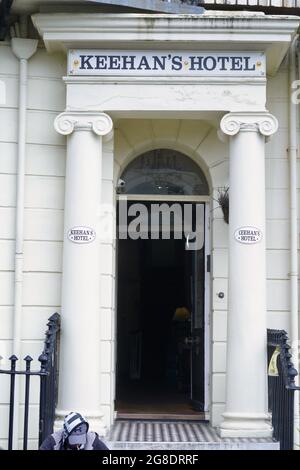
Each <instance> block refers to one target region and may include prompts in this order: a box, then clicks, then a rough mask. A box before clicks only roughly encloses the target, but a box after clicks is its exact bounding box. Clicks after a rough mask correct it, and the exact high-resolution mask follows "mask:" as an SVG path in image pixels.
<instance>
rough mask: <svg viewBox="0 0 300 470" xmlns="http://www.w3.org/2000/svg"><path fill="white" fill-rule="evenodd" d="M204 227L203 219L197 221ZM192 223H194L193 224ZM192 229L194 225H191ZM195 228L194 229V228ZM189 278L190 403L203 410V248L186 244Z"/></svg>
mask: <svg viewBox="0 0 300 470" xmlns="http://www.w3.org/2000/svg"><path fill="white" fill-rule="evenodd" d="M197 222H198V224H199V222H200V223H201V224H203V228H204V213H203V220H201V221H199V220H197ZM193 225H194V224H193ZM193 229H194V227H193ZM194 230H195V229H194ZM186 257H187V263H186V266H187V271H188V279H189V290H190V298H189V307H190V311H191V334H190V336H189V337H188V338H186V342H187V343H188V344H189V345H190V351H191V396H190V398H191V403H192V406H193V408H194V409H195V410H197V411H203V410H204V388H205V384H204V275H205V272H204V268H205V250H204V244H203V246H202V248H201V249H197V250H192V249H189V246H188V244H187V245H186Z"/></svg>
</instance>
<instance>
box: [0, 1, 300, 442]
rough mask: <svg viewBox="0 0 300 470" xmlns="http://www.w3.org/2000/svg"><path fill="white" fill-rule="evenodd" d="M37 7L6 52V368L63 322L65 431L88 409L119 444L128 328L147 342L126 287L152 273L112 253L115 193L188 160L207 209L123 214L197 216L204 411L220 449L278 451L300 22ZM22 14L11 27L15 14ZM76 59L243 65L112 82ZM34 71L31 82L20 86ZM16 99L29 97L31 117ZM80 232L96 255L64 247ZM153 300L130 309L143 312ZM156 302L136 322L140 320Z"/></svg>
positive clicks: (187, 197) (1, 422)
mask: <svg viewBox="0 0 300 470" xmlns="http://www.w3.org/2000/svg"><path fill="white" fill-rule="evenodd" d="M28 3H30V2H28ZM39 3H40V4H42V3H46V4H47V2H32V4H34V5H30V7H28V10H27V11H25V13H28V14H32V16H31V18H32V25H31V26H30V28H29V33H28V36H27V38H25V37H23V38H19V39H18V40H17V41H16V38H15V39H14V40H12V39H11V38H10V37H7V38H6V39H5V40H4V41H2V42H0V100H1V101H0V106H1V107H0V119H1V126H0V180H1V184H0V214H1V215H0V218H1V224H0V246H1V250H0V279H1V282H0V355H1V356H3V358H4V359H3V361H2V364H3V363H4V364H5V359H7V358H8V357H9V356H10V355H11V354H12V353H15V354H17V352H18V354H17V355H19V356H20V357H23V356H25V355H26V354H30V355H32V356H33V357H34V359H37V357H38V355H39V354H40V352H41V349H42V342H43V335H44V330H45V325H46V322H47V319H48V318H49V316H50V315H51V314H52V313H54V312H55V311H57V312H59V313H60V314H61V322H62V326H61V339H60V371H59V391H58V405H57V424H58V423H59V422H60V421H61V419H62V418H63V417H64V416H65V414H66V413H67V412H68V411H70V410H78V411H80V412H82V413H83V414H85V415H86V417H87V418H88V420H89V421H90V423H91V427H93V428H94V429H95V430H97V431H98V432H99V433H100V434H102V435H104V434H105V432H106V431H107V430H109V429H110V427H111V426H112V425H113V423H114V421H115V419H116V418H117V417H118V415H117V413H118V411H120V409H119V410H118V406H119V405H118V403H119V401H120V402H122V403H123V402H124V401H126V400H125V398H124V396H123V395H122V396H121V399H120V400H119V395H118V393H120V387H121V385H120V384H121V379H119V378H118V373H120V374H121V373H122V371H123V372H124V371H125V370H127V369H126V367H127V366H126V365H121V364H123V363H124V362H125V363H126V359H124V357H127V358H129V356H126V354H127V355H128V354H130V353H128V350H127V349H126V348H127V346H128V344H127V343H126V344H127V346H126V345H125V346H124V344H123V343H122V341H123V339H122V334H123V333H122V332H123V330H122V328H121V325H124V324H126V322H128V323H132V325H133V326H134V327H135V328H132V329H133V330H134V329H136V328H137V323H136V322H135V321H133V319H132V317H131V316H130V315H131V314H129V313H126V312H125V311H123V310H122V308H123V307H122V305H120V303H121V302H122V298H123V299H124V298H126V295H125V293H124V292H126V285H127V284H126V282H125V281H123V280H122V279H123V277H122V276H121V275H120V270H122V273H123V274H122V275H124V276H125V277H126V269H128V276H127V277H128V279H131V278H132V276H136V277H134V282H137V278H138V277H139V276H141V274H140V275H139V274H138V273H141V272H142V271H138V270H136V271H135V272H134V274H133V269H135V268H133V266H134V265H135V264H136V265H137V264H139V266H142V265H143V263H146V254H145V253H146V251H141V252H139V254H137V253H135V252H134V251H130V250H131V248H130V247H129V245H128V253H129V252H130V253H131V254H132V256H131V257H129V258H126V260H125V261H124V264H122V265H121V264H120V259H121V258H120V256H121V255H120V253H121V250H122V249H123V251H124V253H125V252H126V250H127V248H125V250H124V248H121V246H120V245H118V240H117V238H116V236H115V231H116V226H115V221H116V208H117V205H118V201H119V198H120V195H119V194H118V191H117V188H118V181H119V179H120V178H122V176H123V174H124V172H125V171H126V169H127V168H129V165H130V164H132V163H133V162H134V161H135V159H136V158H138V157H139V156H141V155H144V154H146V153H147V152H150V154H151V152H152V151H156V150H161V149H164V150H166V151H171V152H172V151H174V152H179V153H180V154H182V155H183V156H186V157H188V159H190V160H191V161H192V162H194V163H195V165H197V167H198V168H199V171H200V172H201V173H202V174H203V176H204V178H205V180H206V183H207V187H208V188H209V189H208V191H207V193H205V194H203V193H200V194H197V193H194V194H186V193H185V194H184V195H182V194H181V195H179V196H176V195H174V194H171V195H170V194H169V196H168V195H166V194H165V193H163V194H161V195H159V194H157V195H151V194H149V193H148V194H142V193H139V194H135V193H134V192H133V193H131V194H130V195H128V197H129V200H131V201H135V202H142V201H156V202H157V201H160V202H166V201H169V202H180V203H185V202H186V203H188V202H192V203H198V204H202V205H203V207H204V216H203V227H202V229H203V233H204V234H205V237H204V245H203V247H202V249H203V263H204V264H203V266H204V268H203V275H202V277H201V276H200V277H199V278H197V279H198V281H197V282H198V283H201V286H202V287H203V289H202V290H201V296H202V297H201V302H202V307H203V308H202V310H201V311H202V317H201V319H202V320H201V321H202V326H201V329H203V332H202V333H201V334H203V336H202V343H201V348H202V351H203V358H202V359H201V360H202V362H201V364H202V365H201V367H202V369H201V381H202V382H201V390H202V392H201V393H202V401H201V403H202V405H201V406H202V408H201V410H200V409H198V411H199V413H201V418H202V419H203V418H205V419H207V420H208V421H209V422H210V423H211V425H212V426H213V427H216V428H218V430H219V433H220V435H221V437H257V438H260V437H270V436H271V435H272V428H271V425H270V421H269V416H268V412H267V374H266V363H267V362H266V361H267V360H266V329H267V328H274V329H285V330H286V331H287V332H288V334H289V337H290V338H291V341H293V344H292V346H293V357H294V358H295V357H298V349H297V348H298V343H297V340H298V324H297V318H296V317H297V313H298V298H297V289H298V274H297V272H298V268H297V266H295V263H294V264H293V259H294V260H295V261H296V264H297V255H296V257H295V256H294V257H293V254H295V253H296V254H297V251H298V244H299V232H297V237H296V239H295V236H294V234H295V231H297V219H298V217H299V213H298V212H297V213H295V210H297V202H296V201H295V196H296V197H297V199H298V195H299V183H298V176H297V175H298V172H299V159H298V154H297V159H296V157H295V158H294V159H293V155H294V154H295V152H296V146H297V145H296V146H295V145H294V144H295V140H293V138H294V137H293V136H294V135H296V137H297V136H298V133H299V128H298V125H297V127H295V129H294V130H295V132H294V131H293V130H292V126H293V114H292V112H293V111H291V105H290V103H291V99H290V96H291V93H292V91H291V88H290V83H291V76H292V77H293V73H296V72H295V69H293V68H292V67H291V63H293V59H291V58H289V56H290V57H291V53H290V50H291V46H292V44H293V42H294V40H295V39H296V37H297V29H298V27H299V21H300V18H298V17H297V16H278V15H274V16H272V15H266V14H264V13H255V12H244V11H243V12H232V11H227V12H224V11H223V12H222V11H206V12H205V13H204V14H202V15H162V14H156V15H151V14H145V13H143V14H132V13H111V12H110V13H107V12H101V11H100V10H99V8H96V7H95V9H94V10H93V9H92V8H86V6H85V5H80V4H81V3H85V2H78V4H79V5H77V9H76V8H75V9H74V11H70V10H68V8H67V6H66V7H65V11H64V8H63V7H61V9H60V11H59V12H58V11H57V9H56V8H54V7H53V6H52V7H49V8H48V9H47V5H46V7H45V8H44V9H41V10H40V5H37V4H39ZM50 3H51V2H50ZM17 7H18V5H17V6H16V10H15V11H14V10H13V13H14V14H15V13H19V11H18V8H17ZM25 10H26V9H25ZM20 12H21V13H22V14H24V11H23V10H22V11H21V10H20ZM21 31H22V28H21ZM28 37H30V38H34V39H33V40H32V39H28ZM37 38H38V43H36V40H37ZM78 51H79V52H78ZM80 51H85V52H82V53H81V54H86V55H87V56H90V57H92V56H96V55H98V56H99V55H106V57H109V55H112V54H114V55H116V56H117V57H120V56H121V55H122V54H123V55H124V54H127V56H130V55H133V52H132V51H139V52H140V53H142V54H143V55H144V56H146V57H148V56H149V55H150V56H151V55H152V56H153V55H155V54H156V55H157V54H165V55H166V56H167V55H168V54H173V57H174V55H175V56H176V57H178V56H182V55H184V54H187V55H189V56H190V55H191V54H194V55H195V54H196V55H197V54H198V56H199V55H201V54H202V55H203V54H207V53H209V56H210V57H213V58H214V57H217V56H218V54H219V56H222V54H223V55H224V56H225V54H227V55H229V56H234V57H239V58H240V59H238V62H235V63H234V64H233V63H231V67H229V68H228V69H227V70H224V69H225V65H224V64H225V63H224V62H221V68H219V69H217V70H216V71H214V70H213V68H212V66H211V67H210V65H209V66H208V67H207V70H206V72H205V70H204V71H203V70H202V69H201V70H200V67H199V68H198V70H193V71H192V73H188V71H186V72H185V71H184V70H183V72H182V73H177V74H176V70H173V71H167V72H165V71H164V70H161V71H160V70H157V69H155V70H154V71H153V70H148V69H147V66H144V68H143V67H140V68H138V67H137V68H136V70H132V69H130V71H129V72H128V69H127V70H125V71H124V70H123V71H120V69H121V67H119V68H118V65H119V64H120V63H119V62H115V64H116V68H115V69H112V68H110V69H109V67H108V69H107V68H104V65H103V62H101V64H102V66H103V68H101V65H99V64H100V62H98V67H97V66H96V67H95V69H93V70H91V69H90V67H89V66H90V64H91V63H92V60H93V59H88V60H87V61H86V62H84V61H83V62H82V64H81V65H83V66H82V70H81V72H82V73H80V70H78V67H79V68H80V64H79V65H78V62H77V63H75V62H74V60H76V59H74V57H75V56H74V54H75V55H76V53H78V54H79V56H80ZM107 51H109V52H107ZM22 54H23V55H22ZM72 54H73V55H72ZM251 54H254V55H253V57H254V59H253V60H254V61H255V66H254V67H255V68H254V69H253V68H252V70H250V69H251V67H250V65H249V62H248V63H247V60H250V59H247V60H246V62H245V59H244V58H245V57H252V55H251ZM68 58H69V63H68ZM211 60H212V59H211ZM242 61H244V62H242ZM251 63H252V62H251ZM20 64H21V67H20ZM22 64H23V65H22ZM24 64H25V65H24ZM207 64H208V62H207ZM222 64H223V65H222ZM242 64H244V65H242ZM245 64H246V65H245ZM194 65H195V64H194ZM22 67H27V70H25V72H24V68H23V72H24V74H25V75H23V78H24V77H25V79H24V80H23V82H22V81H20V74H21V73H22V72H21V70H22ZM74 67H75V68H74ZM76 67H77V68H76ZM264 67H265V69H264ZM158 68H159V67H158ZM195 69H196V65H195ZM253 70H254V72H253ZM127 72H128V73H127ZM194 72H195V73H194ZM26 77H27V79H26ZM294 78H297V76H296V75H295V76H294ZM19 83H22V84H23V85H24V87H25V90H27V102H26V110H25V111H24V114H23V118H22V116H21V117H20V114H21V113H20V109H21V106H22V103H21V101H20V94H19ZM25 93H26V91H25ZM23 104H24V102H23ZM291 116H292V118H291ZM22 119H23V120H24V121H23V125H24V127H23V134H22V125H21V124H20V122H22V121H21V120H22ZM22 136H23V137H24V142H23V140H22V139H23V137H22ZM21 141H22V142H23V144H22V146H21V144H20V142H21ZM293 152H294V153H293ZM20 154H21V156H22V155H23V157H21V158H23V160H22V161H23V162H24V178H23V179H22V178H21V176H22V171H21V176H20V164H19V162H20ZM291 155H292V158H291ZM295 163H296V164H297V169H296V172H295V171H294V170H295V167H294V166H293V165H294V164H295ZM21 170H22V168H21ZM291 175H292V177H291ZM293 175H294V178H295V179H294V180H293ZM228 186H229V188H230V190H229V191H230V216H229V217H230V218H229V224H227V223H226V222H225V221H224V218H223V214H222V211H221V209H220V207H219V205H218V202H217V201H216V198H217V196H218V191H219V190H220V189H221V188H224V187H228ZM293 188H294V192H293V191H292V189H293ZM22 194H23V195H24V197H23V198H22V197H21V196H22ZM293 201H294V203H293ZM18 208H19V209H18ZM20 210H21V212H19V211H20ZM18 214H19V215H18ZM20 214H22V215H20ZM104 215H105V217H104ZM20 217H21V218H20ZM103 220H104V222H103ZM107 223H108V224H111V226H112V227H113V230H112V232H111V233H110V236H107V231H106V234H105V236H104V235H103V233H102V231H104V228H105V224H107ZM76 227H77V228H78V227H91V228H92V229H93V230H94V232H95V234H96V235H95V238H94V239H93V240H92V242H91V243H86V244H80V243H74V240H73V241H72V240H71V239H70V236H69V232H70V230H72V229H74V228H76ZM247 228H250V229H251V228H252V229H253V228H254V229H257V230H258V232H259V234H258V236H259V240H258V242H257V243H251V244H245V243H240V241H238V240H237V235H236V232H237V231H238V230H243V229H247ZM20 234H21V238H20ZM16 240H19V245H18V248H19V249H17V247H16ZM144 249H145V250H147V248H143V250H144ZM133 250H134V249H133ZM141 250H142V248H141ZM122 253H123V252H122ZM128 253H127V254H128ZM291 253H292V254H291ZM124 256H125V255H124ZM135 256H136V257H138V261H136V259H137V258H135ZM209 256H210V263H209V264H210V267H208V258H207V257H209ZM168 266H169V265H168ZM182 266H183V265H182ZM182 266H181V265H179V264H178V265H176V269H177V268H178V269H180V267H182ZM126 267H127V268H126ZM169 267H171V265H170V266H169ZM125 268H126V269H125ZM131 268H132V271H130V269H131ZM136 269H138V268H136ZM140 269H143V268H140ZM174 269H175V268H174ZM124 273H125V274H124ZM120 276H121V277H120ZM147 279H148V283H149V282H150V283H151V282H152V281H151V280H150V281H149V278H147ZM124 282H125V283H124ZM174 282H175V280H174ZM122 283H123V284H122ZM145 283H146V281H145ZM175 285H177V284H174V286H175ZM120 286H122V287H120ZM124 286H125V287H124ZM143 286H144V284H143ZM143 286H142V287H141V288H140V289H141V290H139V291H138V292H139V294H136V298H139V299H140V297H141V296H142V295H144V294H142V292H144V291H145V289H146V288H145V287H143ZM122 289H123V290H122ZM136 289H137V288H136ZM143 289H144V291H143ZM152 289H153V290H152V295H153V296H154V297H155V296H156V295H157V296H159V294H156V291H155V287H154V285H153V287H152ZM173 289H174V290H176V288H174V287H173ZM120 292H122V295H123V297H122V296H120ZM128 292H129V293H130V295H128V298H127V302H128V305H131V304H130V302H131V300H132V297H134V295H135V294H134V292H137V290H134V288H133V287H132V285H131V286H129V287H128ZM197 292H198V291H197V289H196V295H197ZM160 295H161V294H160ZM174 295H175V294H174ZM199 295H200V294H199ZM145 299H146V298H145ZM145 299H144V300H139V302H140V303H139V307H132V309H134V308H135V309H136V311H138V310H139V308H140V309H141V310H143V309H142V306H143V308H144V309H146V307H145V303H147V302H146V300H145ZM178 299H179V298H178ZM178 301H179V300H178ZM143 302H144V303H143ZM153 305H154V304H153ZM168 305H169V304H168ZM178 306H179V305H178ZM152 308H154V307H153V306H152ZM168 308H169V307H168ZM118 309H119V313H118ZM121 310H122V312H121V313H120V311H121ZM145 311H146V310H145ZM295 312H296V316H295ZM126 315H127V316H126ZM137 315H142V312H139V313H137ZM141 318H142V317H140V316H139V321H141V322H142V323H141V324H143V321H142V320H141ZM124 319H125V320H124ZM158 325H159V324H158ZM144 328H146V327H145V326H144ZM156 328H158V326H157V327H156ZM142 329H143V328H142V327H141V330H142ZM296 330H297V331H296ZM128 331H129V330H126V333H125V330H124V335H125V334H126V335H128ZM201 331H202V330H201ZM152 333H153V332H152V330H151V334H152ZM158 337H159V334H158V336H157V342H156V340H155V337H153V344H152V347H153V351H152V352H151V346H150V349H148V350H147V361H148V362H149V361H150V359H151V358H153V361H154V362H155V361H156V360H157V357H156V356H155V352H154V351H155V349H156V347H157V348H159V346H158V343H159V340H158ZM147 338H148V337H147ZM124 341H125V340H124ZM126 341H127V340H126ZM128 341H129V340H128ZM167 341H168V338H167V337H166V342H167ZM118 343H119V345H118ZM120 344H123V346H120ZM143 344H144V345H145V344H146V339H145V338H144V343H143ZM144 347H145V348H146V346H144ZM148 348H149V346H148ZM162 351H163V349H162ZM152 354H153V356H152ZM161 354H162V353H161ZM149 358H150V359H149ZM145 361H146V360H145ZM147 361H146V362H147ZM146 362H142V366H141V367H142V372H141V371H140V373H141V376H143V367H144V365H145V364H146ZM148 362H147V364H148ZM150 362H151V361H150ZM158 362H159V361H158ZM298 366H299V364H298V362H297V364H296V367H297V368H298ZM146 367H149V370H150V366H146V365H145V368H146ZM151 370H152V369H151ZM170 370H171V369H170ZM118 371H119V372H118ZM165 372H166V370H165ZM191 373H192V375H193V374H195V373H197V371H196V372H195V370H192V372H191ZM149 374H150V372H149ZM150 376H151V374H150V375H149V377H150ZM149 377H148V379H149ZM151 377H152V376H151ZM170 383H171V382H170ZM170 383H168V386H169V385H170ZM35 385H36V389H37V383H36V384H35ZM118 387H119V390H118ZM34 392H36V393H35V395H36V396H35V397H34V398H33V399H32V404H31V414H30V436H29V437H30V439H31V446H32V447H33V448H34V446H36V432H37V415H38V405H37V401H36V399H37V397H38V393H37V390H34ZM0 397H1V399H0V445H3V446H5V444H6V432H7V428H6V423H7V420H8V417H7V416H8V411H7V410H8V408H7V402H8V399H9V397H8V389H7V390H6V389H5V388H4V387H3V388H0ZM175 408H176V407H175ZM125 409H126V406H125ZM20 410H22V403H20ZM138 413H139V414H141V413H142V414H143V410H142V409H141V408H139V410H138ZM162 414H165V415H166V414H168V412H167V410H166V411H165V412H162ZM199 416H200V415H199ZM21 421H22V417H21V413H20V423H21ZM20 429H21V424H20ZM20 432H21V431H20Z"/></svg>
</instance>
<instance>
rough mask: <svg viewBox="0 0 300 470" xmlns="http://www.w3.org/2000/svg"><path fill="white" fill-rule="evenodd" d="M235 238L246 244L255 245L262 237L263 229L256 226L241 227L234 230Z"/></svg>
mask: <svg viewBox="0 0 300 470" xmlns="http://www.w3.org/2000/svg"><path fill="white" fill-rule="evenodd" d="M234 238H235V239H236V240H237V241H238V242H240V243H245V244H246V245H253V244H254V243H258V242H260V241H261V239H262V231H261V230H260V229H259V228H256V227H240V228H238V229H237V230H236V231H235V232H234Z"/></svg>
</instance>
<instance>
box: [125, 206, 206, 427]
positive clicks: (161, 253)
mask: <svg viewBox="0 0 300 470" xmlns="http://www.w3.org/2000/svg"><path fill="white" fill-rule="evenodd" d="M148 204H149V203H148ZM148 235H149V237H148V239H137V240H132V239H130V238H128V239H120V240H119V241H118V320H117V338H118V342H117V345H118V346H117V387H116V411H117V417H118V418H135V419H137V418H139V419H143V418H152V419H155V418H160V419H164V418H165V419H168V418H173V419H197V420H199V419H204V413H202V411H203V402H204V399H203V394H204V384H203V382H204V361H203V356H204V354H203V353H202V350H203V348H204V343H203V328H202V329H201V333H198V335H199V341H200V342H201V344H197V351H198V355H199V357H200V360H199V359H198V360H197V361H196V360H195V357H196V356H195V353H194V351H193V347H192V345H191V338H192V330H193V327H194V326H195V325H194V323H195V322H194V315H193V311H195V310H197V308H198V310H199V312H198V316H201V317H203V312H204V309H203V304H204V297H203V294H204V278H203V275H202V271H203V267H204V255H203V253H204V246H203V247H202V249H201V250H199V251H200V253H201V254H202V256H201V255H200V256H199V255H198V258H197V259H198V261H197V264H196V265H195V263H194V264H193V259H194V257H193V256H192V255H191V253H192V252H189V251H187V250H186V240H185V238H184V237H183V236H182V237H181V239H174V237H171V239H162V237H161V236H160V237H159V239H151V237H150V233H149V234H148ZM195 270H196V271H197V274H196V275H195V272H194V271H195ZM197 280H198V284H200V285H201V289H196V290H197V292H195V289H194V287H193V286H194V285H195V283H196V281H197ZM197 294H198V295H199V298H198V299H197V301H196V303H195V298H196V297H197ZM200 297H201V298H200ZM195 304H196V306H195ZM198 326H199V325H198ZM202 326H203V318H202ZM197 331H198V330H197ZM199 331H200V329H199ZM200 350H201V354H199V351H200ZM193 362H194V365H195V366H196V367H197V377H198V378H197V380H195V379H194V380H193V367H192V363H193ZM199 382H201V384H200V387H199ZM197 387H198V388H199V390H200V389H201V390H200V391H199V390H198V392H199V395H201V399H200V401H201V404H199V403H198V406H195V402H193V401H192V400H191V398H192V391H193V390H194V393H195V390H196V388H197Z"/></svg>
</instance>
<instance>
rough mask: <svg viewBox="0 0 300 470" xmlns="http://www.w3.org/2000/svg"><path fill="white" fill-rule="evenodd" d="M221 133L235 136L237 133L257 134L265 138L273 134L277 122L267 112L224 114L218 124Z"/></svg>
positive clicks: (276, 127)
mask: <svg viewBox="0 0 300 470" xmlns="http://www.w3.org/2000/svg"><path fill="white" fill-rule="evenodd" d="M220 128H221V132H222V133H223V135H224V134H225V135H226V136H235V135H237V134H238V133H239V132H258V133H260V134H261V135H263V136H265V137H270V136H271V135H273V134H275V132H276V131H277V129H278V121H277V119H276V117H275V116H273V115H272V114H270V113H268V112H264V111H263V112H232V113H228V114H225V116H223V118H222V119H221V123H220Z"/></svg>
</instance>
